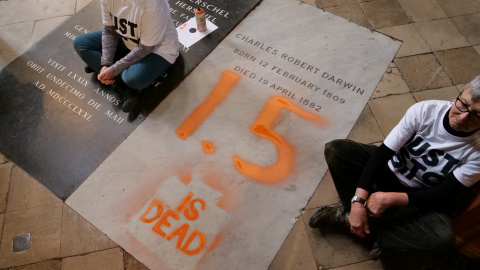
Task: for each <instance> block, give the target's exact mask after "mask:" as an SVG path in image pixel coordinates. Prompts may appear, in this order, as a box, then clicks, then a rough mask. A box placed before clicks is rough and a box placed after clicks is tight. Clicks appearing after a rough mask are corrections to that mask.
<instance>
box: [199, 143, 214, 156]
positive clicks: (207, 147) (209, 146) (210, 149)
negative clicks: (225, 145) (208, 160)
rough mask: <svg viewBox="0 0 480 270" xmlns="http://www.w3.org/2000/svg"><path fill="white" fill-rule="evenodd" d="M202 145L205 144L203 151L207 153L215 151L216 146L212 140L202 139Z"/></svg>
mask: <svg viewBox="0 0 480 270" xmlns="http://www.w3.org/2000/svg"><path fill="white" fill-rule="evenodd" d="M202 145H203V152H205V154H213V153H215V147H214V146H213V144H212V143H211V142H209V141H202Z"/></svg>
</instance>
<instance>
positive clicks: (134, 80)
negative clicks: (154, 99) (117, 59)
mask: <svg viewBox="0 0 480 270" xmlns="http://www.w3.org/2000/svg"><path fill="white" fill-rule="evenodd" d="M171 65H172V64H170V63H169V62H168V61H167V60H165V59H164V58H163V57H161V56H160V55H158V54H155V53H151V54H149V55H147V56H146V57H145V58H143V59H142V60H140V61H138V62H137V63H135V64H133V65H131V66H130V67H128V68H127V69H125V70H124V71H123V72H122V74H121V76H122V81H123V82H124V83H125V84H126V85H127V86H128V87H130V88H132V89H134V90H138V91H140V90H142V89H145V88H147V87H149V86H150V85H151V84H152V83H153V82H154V81H155V80H156V79H157V78H158V77H160V75H162V74H163V73H165V72H166V71H167V69H168V68H170V66H171Z"/></svg>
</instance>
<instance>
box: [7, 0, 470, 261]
mask: <svg viewBox="0 0 480 270" xmlns="http://www.w3.org/2000/svg"><path fill="white" fill-rule="evenodd" d="M292 1H296V0H292ZM89 2H90V0H48V1H47V0H15V1H14V0H0V37H1V38H0V68H3V67H5V66H6V65H7V64H8V63H10V62H11V61H12V60H13V59H15V58H16V57H17V56H19V55H20V54H21V53H22V52H23V51H25V50H26V49H27V48H28V47H29V46H30V45H31V44H33V43H35V42H36V41H38V40H39V39H41V38H42V37H43V36H44V35H45V34H46V33H48V32H49V31H51V30H53V29H54V28H55V27H56V26H57V25H59V24H61V23H62V22H63V21H65V20H66V19H68V18H69V17H70V16H71V15H73V14H74V13H75V12H76V11H78V10H80V9H81V8H82V7H84V6H85V5H86V4H88V3H89ZM303 2H305V3H306V4H309V5H312V6H315V7H317V8H320V9H323V10H325V11H327V12H331V13H333V14H335V15H338V16H340V17H343V18H345V19H347V20H349V21H351V22H353V23H357V24H359V25H362V26H364V27H368V28H370V29H371V30H372V31H378V32H381V33H384V34H386V35H389V36H391V37H393V38H396V39H398V40H401V41H403V45H402V47H401V48H400V50H399V51H398V53H397V55H396V58H395V59H394V61H393V62H392V63H391V64H390V66H389V68H388V69H387V70H386V72H385V74H384V76H383V79H382V81H381V82H380V83H379V85H378V86H377V89H376V90H375V92H374V94H373V95H372V97H371V99H370V101H369V102H368V104H367V106H366V107H365V109H364V110H363V112H362V114H361V116H360V118H359V119H358V121H357V123H356V125H355V126H354V128H353V129H352V131H351V133H350V135H349V138H350V139H353V140H357V141H360V142H365V143H380V142H382V140H383V139H384V138H385V136H386V135H387V134H388V133H389V132H390V130H391V129H392V128H393V127H394V126H395V124H396V123H397V122H398V121H399V120H400V118H401V117H402V115H403V114H404V112H405V111H406V110H407V108H408V107H409V106H411V105H412V104H414V103H416V102H419V101H422V100H426V99H444V100H451V99H454V98H455V97H456V96H457V95H458V94H459V91H461V89H462V87H463V85H464V84H465V83H467V82H468V81H469V80H470V79H471V78H473V77H474V76H475V75H478V74H480V0H455V1H452V0H422V1H419V0H372V1H370V0H303ZM352 49H353V50H354V49H355V47H354V46H352ZM3 128H5V127H3ZM336 200H337V197H336V194H335V190H334V186H333V183H332V181H331V178H330V175H329V173H328V172H327V174H326V175H325V176H324V179H323V180H322V181H321V183H320V185H319V187H318V188H317V191H316V192H315V193H314V195H313V197H312V198H311V200H310V202H309V203H308V205H307V206H306V207H305V211H304V212H303V214H302V215H301V216H300V218H299V219H298V221H297V223H296V225H295V226H294V228H293V230H292V231H291V233H290V235H289V237H288V238H287V239H286V241H285V243H284V245H283V246H282V248H281V249H280V251H279V252H278V254H277V256H276V257H275V259H274V261H273V262H272V264H271V266H270V268H269V269H270V270H277V269H302V270H303V269H306V270H308V269H312V270H313V269H327V268H328V269H342V270H347V269H384V268H385V269H386V267H385V265H384V264H383V263H382V262H380V261H375V260H372V258H371V257H370V255H369V254H368V247H367V244H366V243H364V242H362V241H358V240H357V239H353V238H352V237H351V236H350V235H345V234H341V233H337V232H330V233H328V232H321V231H319V230H312V229H310V228H309V227H308V224H307V223H308V219H309V217H310V215H311V214H312V213H313V212H314V211H315V209H316V208H318V207H320V206H322V205H325V204H331V203H334V202H336ZM0 232H1V234H0V241H1V242H0V269H15V270H20V269H22V270H23V269H40V270H42V269H55V270H56V269H62V270H70V269H107V270H110V269H111V270H117V269H118V270H120V269H128V270H133V269H135V270H139V269H146V267H144V266H143V265H142V264H141V263H140V262H138V261H137V260H136V259H135V258H133V257H132V256H131V255H130V254H128V253H127V252H125V251H124V250H123V249H122V248H121V247H119V246H118V245H116V244H115V243H114V242H113V241H111V240H110V239H109V238H108V237H107V236H105V235H103V234H102V233H101V232H100V231H98V230H97V229H96V228H94V227H93V226H92V225H91V224H89V223H88V222H87V221H86V220H84V219H83V218H82V217H81V216H79V215H78V214H77V213H75V212H74V211H73V210H72V209H70V208H69V207H68V206H67V205H66V204H65V203H63V202H62V200H60V199H58V198H57V197H55V196H54V195H53V194H52V193H51V192H50V191H49V190H47V189H46V188H44V187H43V186H42V185H41V184H39V183H38V182H37V181H36V180H35V179H33V178H32V177H31V176H29V175H28V174H27V173H25V172H24V171H23V170H22V169H21V168H19V167H18V166H16V165H15V164H14V163H12V162H10V161H9V160H8V159H6V158H5V157H4V156H3V155H2V154H1V153H0ZM23 232H30V233H32V235H33V234H35V235H36V238H35V239H36V241H32V242H31V246H30V249H28V250H26V251H21V252H16V253H13V252H12V239H13V237H14V236H16V235H17V234H19V233H23ZM408 258H410V257H408ZM408 263H409V262H408V260H403V261H402V262H401V263H400V264H408ZM440 264H441V262H440ZM405 267H407V266H406V265H403V267H402V269H405ZM408 267H410V268H411V269H415V267H412V266H411V265H408ZM437 267H440V268H438V269H441V268H442V267H441V266H438V265H437ZM417 268H418V267H417ZM444 268H445V265H444ZM434 269H436V268H435V266H434ZM442 269H443V268H442ZM445 269H447V268H445ZM450 269H453V268H450ZM456 269H459V268H456ZM464 269H468V266H467V268H464ZM472 269H473V268H472ZM476 269H480V268H476Z"/></svg>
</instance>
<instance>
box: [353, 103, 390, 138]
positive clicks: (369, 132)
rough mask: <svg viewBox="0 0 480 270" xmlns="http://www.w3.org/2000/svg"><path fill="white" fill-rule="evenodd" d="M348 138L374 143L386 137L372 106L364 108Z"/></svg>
mask: <svg viewBox="0 0 480 270" xmlns="http://www.w3.org/2000/svg"><path fill="white" fill-rule="evenodd" d="M347 139H350V140H353V141H356V142H361V143H374V142H380V141H383V140H384V139H385V137H384V136H383V134H382V131H381V130H380V127H379V126H378V123H377V120H376V119H375V117H374V116H373V113H372V110H371V109H370V106H368V105H366V106H365V108H363V111H362V113H361V114H360V116H359V117H358V119H357V122H356V123H355V125H354V126H353V128H352V130H351V131H350V134H348V136H347Z"/></svg>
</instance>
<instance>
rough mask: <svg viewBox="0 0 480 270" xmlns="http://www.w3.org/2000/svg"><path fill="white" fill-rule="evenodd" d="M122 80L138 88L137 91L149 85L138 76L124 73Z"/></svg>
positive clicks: (133, 87)
mask: <svg viewBox="0 0 480 270" xmlns="http://www.w3.org/2000/svg"><path fill="white" fill-rule="evenodd" d="M122 81H123V82H124V83H125V85H127V86H128V87H130V88H131V89H134V90H137V91H140V90H142V89H144V88H147V86H148V85H145V82H143V81H141V80H139V79H138V78H136V77H130V76H124V75H123V74H122Z"/></svg>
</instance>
